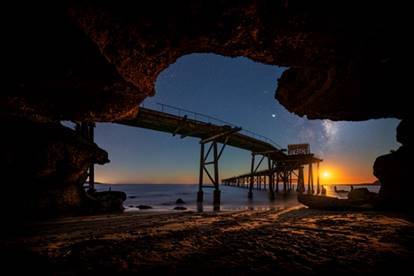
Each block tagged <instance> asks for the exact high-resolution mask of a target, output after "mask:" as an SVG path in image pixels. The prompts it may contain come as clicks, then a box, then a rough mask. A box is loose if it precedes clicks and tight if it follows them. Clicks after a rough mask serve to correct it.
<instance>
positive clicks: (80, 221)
mask: <svg viewBox="0 0 414 276" xmlns="http://www.w3.org/2000/svg"><path fill="white" fill-rule="evenodd" d="M25 229H26V230H25ZM28 229H30V231H28ZM21 230H22V231H23V232H22V233H20V234H19V235H18V236H16V237H14V238H13V237H12V238H7V237H6V239H4V240H3V239H1V240H0V242H1V245H2V246H1V247H2V248H3V249H2V250H4V251H5V252H8V250H7V249H8V248H20V249H21V250H23V252H26V254H29V255H30V256H32V257H33V256H36V258H35V260H38V262H37V264H36V266H37V268H36V269H38V270H39V271H41V272H45V271H46V272H51V273H57V274H64V273H67V274H69V275H71V274H85V273H88V272H90V271H93V272H94V273H104V274H107V273H122V272H144V273H145V272H147V273H148V272H153V271H155V272H160V273H168V274H178V273H188V272H195V273H198V274H202V275H206V274H210V273H215V272H220V273H230V274H252V273H265V272H270V273H272V274H288V273H293V272H295V273H305V274H318V273H323V272H328V271H329V272H338V273H350V272H351V273H357V274H361V273H371V272H372V273H380V272H383V271H384V270H385V271H391V270H392V271H393V272H398V271H403V270H402V269H406V268H407V266H409V264H410V260H412V257H413V256H414V248H413V247H414V235H413V233H414V223H413V222H412V221H409V220H408V219H406V218H404V217H401V216H398V215H395V214H392V213H379V212H332V211H317V210H310V209H307V208H304V207H302V206H300V205H297V206H294V207H291V208H284V209H281V210H279V211H275V210H267V211H257V210H256V211H255V210H245V211H225V212H218V213H214V212H203V213H197V212H192V211H186V212H157V213H139V212H133V213H123V214H110V215H98V216H88V217H72V218H62V219H57V220H52V221H47V222H42V223H36V224H32V225H28V226H26V227H24V228H23V229H21ZM3 238H5V237H3ZM317 252H318V253H317ZM22 256H23V257H22ZM24 256H25V254H19V255H18V256H16V258H19V261H21V262H23V261H25V260H24ZM7 258H9V259H10V258H13V254H11V255H10V254H9V256H7V257H6V262H5V263H6V264H7V263H8V262H7ZM9 263H12V260H10V261H9ZM15 268H16V267H15ZM25 268H27V267H21V269H25Z"/></svg>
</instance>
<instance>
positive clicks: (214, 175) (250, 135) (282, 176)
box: [85, 104, 322, 210]
mask: <svg viewBox="0 0 414 276" xmlns="http://www.w3.org/2000/svg"><path fill="white" fill-rule="evenodd" d="M158 107H159V108H158V110H155V109H149V108H145V107H143V106H142V107H140V109H139V112H138V114H137V116H136V117H135V118H133V119H130V120H124V121H116V122H114V123H117V124H122V125H127V126H132V127H139V128H145V129H152V130H156V131H161V132H166V133H170V134H172V135H173V136H177V137H180V138H181V139H183V138H186V137H193V138H198V139H200V142H199V143H200V166H199V183H198V184H199V185H198V186H199V188H198V192H197V202H198V203H200V205H201V204H202V202H203V200H204V189H205V188H213V189H214V191H213V206H214V210H219V209H220V198H221V195H220V193H221V192H220V182H222V183H223V184H224V185H228V186H233V187H239V188H246V189H247V190H248V192H247V196H248V198H249V199H252V198H253V190H267V191H268V192H269V198H270V199H271V200H273V199H274V198H275V193H279V192H282V193H284V194H286V193H289V192H291V191H292V190H293V187H294V186H295V187H296V191H297V192H299V193H303V192H308V193H316V194H319V193H320V185H319V173H318V170H319V163H320V162H322V159H319V158H317V157H315V156H314V155H313V154H312V153H311V152H310V146H309V144H299V145H289V146H288V149H283V148H282V147H281V146H279V145H278V144H277V143H276V142H274V141H273V140H271V139H269V138H267V137H265V136H262V135H260V134H257V133H254V132H252V131H249V130H246V129H243V128H242V127H240V126H236V125H234V124H232V123H229V122H226V121H223V120H220V119H218V118H214V117H212V116H208V115H204V114H201V113H197V112H193V111H189V110H185V109H182V108H178V107H174V106H170V105H165V104H158ZM85 127H86V128H87V130H85V132H87V133H88V135H85V137H86V136H87V137H88V138H89V139H93V125H91V124H87V125H85ZM226 146H232V147H236V148H240V149H244V150H247V151H250V152H251V166H250V167H251V170H250V171H249V172H248V173H246V174H243V175H239V176H234V177H230V178H226V179H223V180H221V181H220V177H219V160H220V157H221V156H222V154H223V152H224V149H225V148H226ZM286 151H287V153H286ZM265 160H266V161H265ZM263 161H265V162H266V163H267V168H266V169H265V170H263V169H262V170H259V168H260V166H261V164H265V163H263ZM313 164H316V165H317V166H316V167H317V173H316V175H317V181H316V189H315V187H314V178H313ZM305 166H307V168H308V179H307V187H305V177H304V169H305ZM93 173H94V171H93V168H92V167H91V168H90V173H89V189H94V183H93V179H94V176H93ZM206 180H209V182H210V184H209V183H208V181H206Z"/></svg>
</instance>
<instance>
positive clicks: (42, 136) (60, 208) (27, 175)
mask: <svg viewBox="0 0 414 276" xmlns="http://www.w3.org/2000/svg"><path fill="white" fill-rule="evenodd" d="M1 126H2V142H3V146H2V158H1V159H0V167H1V168H3V170H2V176H1V177H2V183H3V185H2V187H1V189H2V200H1V201H0V212H1V213H2V214H3V213H4V214H5V215H7V214H8V213H11V214H12V213H18V214H19V215H23V216H26V215H28V216H31V215H52V214H59V213H62V212H74V211H78V210H80V209H82V208H83V207H84V206H83V203H84V202H86V199H87V198H86V195H85V192H84V190H83V188H82V186H83V183H84V182H85V180H86V178H87V168H88V166H89V165H90V164H91V163H98V164H105V163H107V162H109V160H108V154H107V153H106V152H105V151H104V150H102V149H100V148H99V147H98V146H97V145H96V144H94V143H91V142H88V141H86V140H84V139H83V138H82V137H80V136H79V135H77V133H75V131H73V130H71V129H69V128H66V127H64V126H62V125H60V124H59V123H38V122H32V121H23V120H13V119H9V120H4V121H1ZM28 212H31V213H30V214H29V213H28Z"/></svg>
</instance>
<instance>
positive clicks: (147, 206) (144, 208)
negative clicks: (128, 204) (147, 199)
mask: <svg viewBox="0 0 414 276" xmlns="http://www.w3.org/2000/svg"><path fill="white" fill-rule="evenodd" d="M137 208H138V209H140V210H147V209H152V206H149V205H138V206H137Z"/></svg>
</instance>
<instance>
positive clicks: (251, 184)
mask: <svg viewBox="0 0 414 276" xmlns="http://www.w3.org/2000/svg"><path fill="white" fill-rule="evenodd" d="M255 158H256V155H255V154H254V153H252V163H251V166H250V167H251V170H250V173H251V174H250V185H249V193H248V194H247V197H248V198H249V199H252V198H253V185H254V183H253V182H254V160H255Z"/></svg>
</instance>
